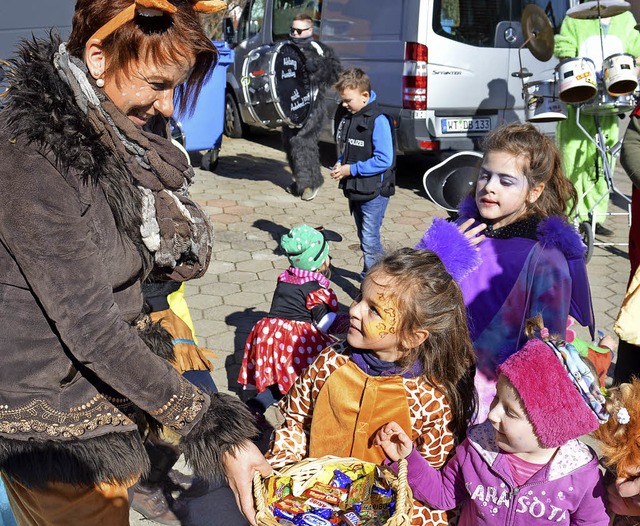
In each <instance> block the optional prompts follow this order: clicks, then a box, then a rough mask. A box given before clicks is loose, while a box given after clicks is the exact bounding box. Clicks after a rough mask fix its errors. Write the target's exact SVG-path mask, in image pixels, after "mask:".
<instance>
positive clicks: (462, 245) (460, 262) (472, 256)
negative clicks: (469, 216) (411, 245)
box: [415, 217, 480, 284]
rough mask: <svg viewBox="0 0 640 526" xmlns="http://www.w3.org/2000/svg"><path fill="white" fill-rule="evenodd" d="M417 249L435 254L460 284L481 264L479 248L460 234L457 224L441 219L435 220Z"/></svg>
mask: <svg viewBox="0 0 640 526" xmlns="http://www.w3.org/2000/svg"><path fill="white" fill-rule="evenodd" d="M415 248H417V249H427V250H431V251H432V252H435V253H436V255H437V256H438V257H439V258H440V260H441V261H442V264H443V265H444V266H445V268H446V269H447V272H448V273H449V274H451V277H452V278H453V279H454V280H455V281H456V283H458V284H459V283H460V280H462V279H463V278H464V277H465V276H467V275H468V274H469V273H470V272H471V271H472V270H474V269H475V268H476V267H477V266H478V265H479V264H480V252H478V250H477V248H476V247H475V246H474V245H472V244H471V241H469V240H468V239H467V238H466V237H465V236H464V234H461V233H460V232H458V226H457V225H456V224H455V223H452V222H450V221H447V220H446V219H442V218H441V217H436V218H434V219H433V223H431V226H430V227H429V229H428V230H427V231H426V232H425V233H424V236H422V239H421V240H420V243H418V244H417V245H416V247H415Z"/></svg>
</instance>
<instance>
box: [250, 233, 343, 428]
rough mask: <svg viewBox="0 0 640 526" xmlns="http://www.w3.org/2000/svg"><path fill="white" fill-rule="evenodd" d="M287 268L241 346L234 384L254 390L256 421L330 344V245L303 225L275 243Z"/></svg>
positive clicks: (334, 306) (334, 301)
mask: <svg viewBox="0 0 640 526" xmlns="http://www.w3.org/2000/svg"><path fill="white" fill-rule="evenodd" d="M280 248H281V249H282V250H283V252H284V253H285V254H286V256H287V257H288V259H289V263H290V265H291V266H290V267H289V268H288V269H287V270H285V271H284V272H282V273H281V274H280V276H278V282H277V285H276V290H275V292H274V294H273V299H272V301H271V309H270V310H269V314H268V315H267V316H266V317H264V318H262V319H261V320H260V321H258V322H257V323H256V324H255V325H254V326H253V329H252V330H251V332H250V333H249V336H248V337H247V341H246V344H245V347H244V357H243V359H242V367H241V369H240V374H239V375H238V383H239V384H241V385H243V386H244V388H245V389H247V388H250V386H255V388H256V389H257V391H258V394H257V395H256V396H254V397H253V398H251V399H249V400H248V401H247V405H249V407H250V408H251V409H252V410H253V412H254V414H256V416H257V417H258V418H259V417H260V415H263V414H264V412H265V411H266V409H267V408H268V407H269V406H270V405H272V404H274V403H276V402H277V401H278V400H280V399H281V398H282V397H283V396H284V395H285V394H286V393H287V392H288V391H289V389H290V387H291V385H292V384H293V382H294V381H295V380H296V378H297V377H298V376H299V375H300V374H301V373H302V372H303V371H304V370H305V369H306V368H307V366H308V365H309V364H310V363H311V362H312V361H313V360H314V358H315V357H316V356H317V355H318V353H319V352H320V351H322V350H323V349H324V348H325V347H328V346H329V345H331V344H333V343H335V341H336V338H334V337H333V336H331V335H330V334H328V332H327V331H328V329H329V327H330V326H331V324H332V323H333V321H334V320H335V317H336V312H337V310H338V298H337V296H336V294H335V292H334V291H333V290H332V289H331V287H330V282H329V277H328V276H329V244H328V243H327V240H326V239H325V237H324V235H323V234H322V232H320V231H318V230H316V229H315V228H312V227H310V226H308V225H300V226H296V227H294V228H292V229H291V230H290V231H289V232H288V233H287V234H285V235H284V236H282V239H281V240H280Z"/></svg>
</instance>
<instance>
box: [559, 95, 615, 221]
mask: <svg viewBox="0 0 640 526" xmlns="http://www.w3.org/2000/svg"><path fill="white" fill-rule="evenodd" d="M567 113H568V115H567V119H566V120H564V121H560V122H558V125H557V126H556V143H557V144H558V148H559V149H560V152H561V153H562V158H563V163H564V170H565V175H566V176H567V177H568V178H569V180H570V181H571V182H572V183H573V184H574V186H575V187H576V191H577V192H578V203H577V206H576V211H575V213H576V215H577V216H578V217H579V219H580V221H588V220H589V215H590V213H594V214H595V216H596V223H604V220H605V219H606V215H605V214H606V212H607V209H608V206H609V188H608V186H607V182H606V180H605V177H604V173H603V171H602V159H601V158H600V156H599V155H598V153H597V148H596V146H595V144H594V143H593V142H592V141H591V140H590V139H589V138H588V137H587V136H586V135H585V133H584V132H583V131H582V130H581V129H580V128H578V125H577V124H576V108H575V107H573V106H570V105H568V106H567ZM598 118H599V120H600V127H601V129H602V133H603V135H604V138H605V142H606V145H607V147H611V146H613V145H614V144H615V143H616V142H617V141H618V132H619V126H618V117H617V116H616V115H606V116H599V117H598ZM580 124H581V125H582V126H583V127H584V128H585V129H586V130H587V131H588V133H589V134H590V136H591V137H592V138H593V139H595V137H596V125H595V121H594V118H593V116H592V115H584V114H581V115H580ZM596 162H597V166H598V170H597V171H596ZM609 162H610V163H611V170H612V171H613V168H614V161H613V159H611V157H609ZM570 219H572V218H570Z"/></svg>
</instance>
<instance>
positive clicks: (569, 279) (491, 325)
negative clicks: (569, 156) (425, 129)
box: [416, 124, 594, 422]
mask: <svg viewBox="0 0 640 526" xmlns="http://www.w3.org/2000/svg"><path fill="white" fill-rule="evenodd" d="M576 199H577V194H576V191H575V189H574V188H573V185H572V184H571V182H570V181H569V180H568V179H567V178H565V176H564V174H563V171H562V164H561V157H560V154H559V152H558V149H557V148H556V146H555V144H554V143H553V141H552V140H551V139H549V138H548V137H547V136H545V135H543V134H542V133H541V132H540V131H539V130H538V129H537V128H535V127H534V126H533V125H531V124H510V125H506V126H502V127H500V128H498V129H497V130H495V131H494V132H492V133H491V134H489V135H488V136H487V137H486V139H485V141H484V157H483V159H482V164H481V166H480V170H479V173H478V179H477V181H476V184H475V185H474V188H473V190H472V191H471V194H470V195H469V196H468V197H467V198H465V199H464V200H463V201H462V202H461V203H460V206H459V210H458V216H457V218H455V219H454V220H453V221H447V220H445V219H440V218H436V219H434V221H433V224H432V225H431V226H430V228H429V229H428V230H427V231H426V232H425V234H424V236H423V238H422V240H421V241H420V243H419V244H418V245H417V247H416V248H429V249H432V250H436V249H437V247H442V246H448V247H450V248H449V250H456V251H457V252H459V254H460V257H461V258H466V257H468V253H469V250H468V247H469V246H475V248H476V250H475V251H474V252H473V253H474V257H475V258H476V267H475V270H474V271H472V272H471V273H469V274H468V275H467V277H465V278H464V279H463V280H461V282H460V288H461V289H462V295H463V297H464V301H465V305H466V307H467V315H468V322H469V331H470V336H471V340H472V342H473V348H474V351H475V354H476V360H477V362H476V367H477V370H476V388H477V390H478V398H479V404H478V407H479V410H478V416H477V421H478V422H482V421H484V419H485V418H486V416H487V413H488V411H489V405H490V404H491V400H492V399H493V397H494V395H495V393H496V382H497V373H496V370H497V367H498V365H500V364H501V363H502V362H503V361H504V360H505V359H506V358H507V357H509V356H510V355H512V354H513V353H515V352H516V351H517V350H518V349H520V348H521V347H522V346H523V344H524V342H525V341H526V339H527V338H526V335H525V333H524V329H525V321H526V320H527V319H528V318H532V317H534V316H536V315H538V314H542V315H544V319H545V320H546V322H547V325H548V329H549V331H550V332H551V333H552V334H558V335H560V336H561V337H564V336H565V332H566V325H567V317H568V316H569V315H571V316H573V317H574V318H575V319H576V320H577V321H578V322H579V323H580V324H581V325H583V326H588V327H589V329H590V331H591V336H592V337H593V334H594V318H593V307H592V304H591V292H590V290H589V282H588V279H587V270H586V264H585V260H584V253H585V250H586V247H585V246H584V244H583V243H582V240H581V238H580V235H579V234H578V232H577V230H576V229H575V228H574V227H573V226H572V225H571V224H569V223H568V221H567V215H569V216H570V215H571V208H572V207H573V205H575V202H576ZM566 210H569V213H568V214H566V213H565V211H566ZM456 244H457V245H458V248H456ZM463 247H464V249H463Z"/></svg>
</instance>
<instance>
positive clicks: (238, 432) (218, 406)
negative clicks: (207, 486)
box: [180, 393, 258, 480]
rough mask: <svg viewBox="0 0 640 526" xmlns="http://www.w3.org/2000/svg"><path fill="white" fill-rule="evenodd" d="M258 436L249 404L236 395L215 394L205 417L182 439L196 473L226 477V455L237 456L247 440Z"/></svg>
mask: <svg viewBox="0 0 640 526" xmlns="http://www.w3.org/2000/svg"><path fill="white" fill-rule="evenodd" d="M257 436H258V429H257V427H256V425H255V423H254V417H253V415H252V414H251V412H250V411H249V409H248V408H247V406H246V405H245V404H244V403H243V402H242V401H241V400H240V399H239V398H236V397H234V396H231V395H228V394H224V393H215V394H211V404H210V405H209V408H208V409H207V411H206V412H205V414H204V415H203V417H202V420H200V422H199V423H198V424H197V425H196V427H194V428H193V430H192V431H191V432H190V433H189V434H188V435H187V436H185V437H184V438H183V439H182V441H181V442H180V449H181V450H182V452H183V453H184V456H185V459H186V461H187V463H188V464H189V465H190V466H191V467H192V468H193V472H194V474H195V475H197V476H200V477H202V478H206V479H216V480H223V479H224V470H223V464H222V460H223V458H224V454H225V453H227V452H231V453H232V454H233V455H236V454H237V452H238V451H239V450H240V449H241V448H242V445H243V444H245V443H246V442H248V441H250V440H252V439H253V438H256V437H257Z"/></svg>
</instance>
